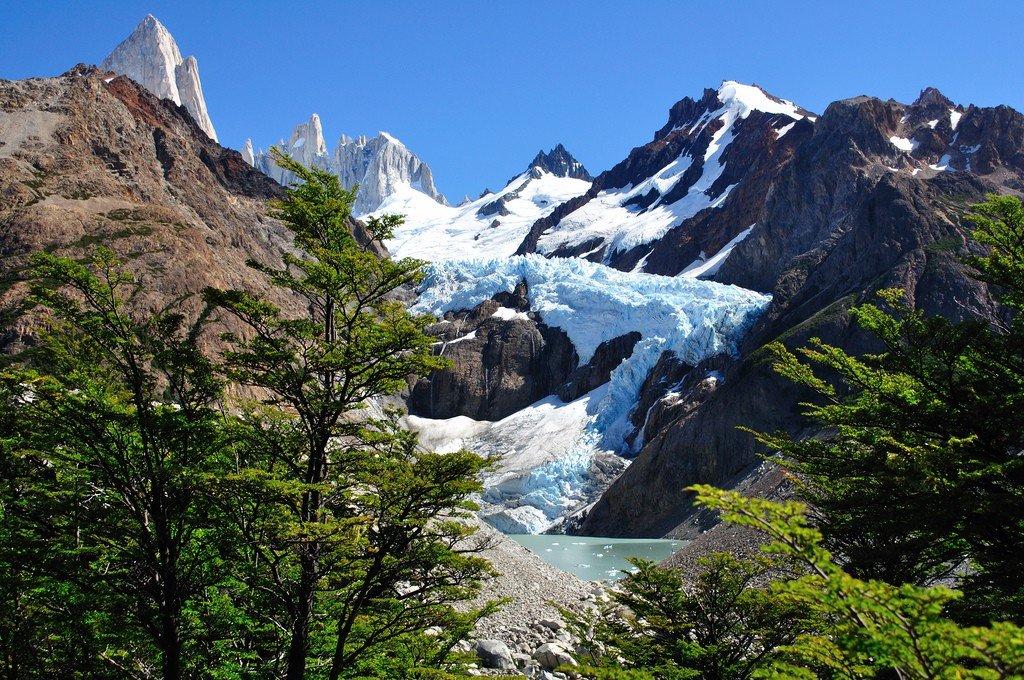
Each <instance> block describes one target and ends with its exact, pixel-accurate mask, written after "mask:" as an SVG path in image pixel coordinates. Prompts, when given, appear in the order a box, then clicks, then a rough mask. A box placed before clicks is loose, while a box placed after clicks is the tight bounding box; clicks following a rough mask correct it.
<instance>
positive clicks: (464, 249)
mask: <svg viewBox="0 0 1024 680" xmlns="http://www.w3.org/2000/svg"><path fill="white" fill-rule="evenodd" d="M590 180H591V177H590V173H588V172H587V170H586V168H584V167H583V165H582V164H581V163H580V162H579V161H577V160H576V159H575V158H573V156H572V154H570V153H569V152H568V151H566V150H565V147H563V146H562V145H561V144H559V145H558V146H556V147H555V148H554V149H552V150H551V151H549V152H547V153H545V152H544V151H540V152H538V153H537V156H536V157H535V158H534V159H533V161H532V162H531V163H530V165H529V167H528V168H527V169H526V171H525V172H523V173H521V174H519V175H517V176H515V177H513V178H512V179H511V180H509V182H508V184H506V185H505V187H504V188H503V189H501V191H498V192H497V193H492V192H490V191H485V192H484V193H483V194H482V195H481V196H480V197H479V198H478V199H476V200H475V201H468V202H463V203H461V204H459V205H458V206H456V207H446V206H439V205H437V204H436V203H432V202H430V201H426V200H424V199H423V196H422V195H421V194H418V193H417V192H415V191H409V190H405V189H401V188H400V189H399V190H398V191H396V192H395V193H393V194H392V195H391V196H389V197H388V198H387V199H386V200H385V201H384V202H383V203H381V205H380V206H379V208H378V209H377V213H381V214H382V213H398V214H401V215H405V216H406V222H405V224H403V225H402V226H400V227H399V228H398V229H397V230H395V235H394V238H392V239H391V240H390V241H389V242H388V244H387V245H388V249H389V251H390V252H391V253H392V254H393V255H394V256H396V257H416V258H420V259H424V260H430V261H439V260H450V259H460V258H468V257H480V256H481V255H486V256H489V257H496V256H504V257H507V256H509V255H512V254H513V253H514V252H515V251H516V249H517V248H518V247H519V244H520V243H522V241H523V238H524V237H525V236H526V235H527V233H528V232H529V230H530V227H531V226H532V225H533V224H534V223H535V222H536V221H537V220H539V219H542V218H544V217H546V216H547V215H549V214H550V213H551V211H552V210H554V209H555V208H556V207H557V206H559V205H561V204H563V203H565V202H566V201H568V200H571V199H573V198H576V197H578V196H580V195H582V194H584V193H585V192H586V191H587V190H588V189H589V188H590Z"/></svg>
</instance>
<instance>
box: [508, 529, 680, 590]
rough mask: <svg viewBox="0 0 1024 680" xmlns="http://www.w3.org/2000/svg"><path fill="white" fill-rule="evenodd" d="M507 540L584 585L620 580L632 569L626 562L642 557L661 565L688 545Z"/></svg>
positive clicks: (520, 537) (554, 538)
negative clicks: (581, 580) (625, 571)
mask: <svg viewBox="0 0 1024 680" xmlns="http://www.w3.org/2000/svg"><path fill="white" fill-rule="evenodd" d="M508 537H509V538H511V539H513V540H514V541H516V543H519V544H520V545H522V546H524V547H526V548H527V549H529V550H530V552H532V553H533V554H535V555H537V557H540V558H541V559H542V560H544V561H545V562H547V563H548V564H550V565H552V566H554V567H557V568H559V569H561V570H562V571H567V572H569V573H571V574H576V576H579V577H580V578H581V579H583V580H585V581H597V580H600V579H608V580H617V579H620V578H622V576H623V574H622V570H623V569H632V568H633V565H631V564H630V563H629V562H628V561H627V559H626V558H628V557H642V558H644V559H646V560H651V561H652V562H661V561H662V560H663V559H665V558H666V557H668V556H669V555H671V554H672V553H674V552H675V551H677V550H679V549H680V548H682V547H683V546H684V545H686V544H687V541H672V540H667V539H654V538H601V537H594V536H549V535H546V534H509V536H508Z"/></svg>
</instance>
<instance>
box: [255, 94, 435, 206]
mask: <svg viewBox="0 0 1024 680" xmlns="http://www.w3.org/2000/svg"><path fill="white" fill-rule="evenodd" d="M280 148H281V150H282V151H285V152H286V153H289V154H291V156H292V157H293V158H295V160H297V161H298V162H299V163H301V164H303V165H305V166H306V167H310V168H319V169H321V170H326V171H328V172H331V173H333V174H335V175H337V176H338V179H339V180H340V182H341V185H342V186H343V187H346V188H351V187H354V186H356V185H358V186H359V193H358V194H357V196H356V202H355V205H354V206H353V208H352V210H353V214H355V215H365V214H366V213H370V212H373V211H374V210H376V209H377V208H378V207H379V206H380V204H381V203H383V202H384V199H386V198H388V197H389V196H392V195H393V194H394V193H396V192H397V191H399V190H400V189H401V188H403V187H411V188H412V189H414V190H416V191H419V192H421V193H424V194H426V195H427V196H430V197H431V198H433V199H434V200H435V201H437V202H438V203H440V204H442V205H448V203H447V201H446V200H445V198H444V196H442V195H441V193H440V192H439V191H438V190H437V188H436V187H435V186H434V179H433V174H432V173H431V171H430V168H429V167H427V165H426V163H424V162H423V161H421V160H420V159H419V158H418V157H417V156H416V155H415V154H414V153H413V152H412V151H410V150H409V149H408V148H407V147H406V146H405V144H403V143H402V142H401V141H399V140H398V139H397V138H396V137H394V136H393V135H391V134H389V133H387V132H378V133H377V136H376V137H373V138H367V137H366V136H365V135H359V136H357V137H350V136H348V135H341V136H340V137H339V138H338V145H337V146H336V147H335V148H334V150H333V151H329V150H328V148H327V144H326V142H325V141H324V133H323V127H322V125H321V123H320V116H319V115H317V114H315V113H314V114H313V115H312V116H311V117H310V119H309V120H308V121H306V122H304V123H300V124H299V125H297V126H295V129H294V131H293V132H292V134H291V137H289V138H288V142H287V143H284V142H282V143H281V144H280ZM254 165H255V167H257V168H259V169H261V170H263V172H265V173H266V174H268V175H270V176H271V177H273V178H274V179H276V180H277V181H278V182H281V183H282V184H287V183H288V182H290V181H291V180H292V177H291V176H290V173H285V172H283V171H282V170H281V169H280V168H278V167H277V166H276V165H274V162H273V160H272V159H271V158H270V157H269V156H267V154H265V153H263V152H260V153H257V154H256V155H255V158H254Z"/></svg>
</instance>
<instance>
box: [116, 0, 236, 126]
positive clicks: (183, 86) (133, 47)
mask: <svg viewBox="0 0 1024 680" xmlns="http://www.w3.org/2000/svg"><path fill="white" fill-rule="evenodd" d="M101 67H102V68H103V69H105V70H107V71H113V72H114V73H117V74H119V75H125V76H128V77H129V78H131V79H132V80H134V81H135V82H137V83H139V84H140V85H142V86H143V87H145V88H146V89H147V90H149V91H150V92H152V93H153V94H155V95H156V96H158V97H160V98H161V99H170V100H171V101H173V102H174V103H175V104H178V105H179V106H184V107H185V108H186V109H187V110H188V112H189V113H190V114H192V118H193V119H194V120H195V121H196V123H197V124H198V125H199V127H200V128H201V129H202V130H203V132H205V133H206V134H207V135H209V137H210V139H212V140H213V141H217V133H216V131H215V130H214V129H213V122H212V121H211V120H210V115H209V113H208V112H207V110H206V101H205V99H203V86H202V84H201V83H200V81H199V65H198V63H197V62H196V59H195V57H188V58H186V59H182V57H181V52H180V51H179V50H178V45H177V43H175V42H174V38H173V37H172V36H171V34H170V32H169V31H168V30H167V29H166V28H165V27H164V25H163V24H161V23H160V22H159V21H157V19H156V17H154V16H153V15H152V14H147V15H146V18H145V19H143V20H142V22H141V23H139V25H138V26H136V28H135V30H134V31H133V32H132V34H131V35H130V36H128V38H127V39H125V41H124V42H122V43H121V44H120V45H118V46H117V47H115V48H114V51H113V52H111V53H110V54H108V55H107V57H106V59H104V60H103V63H102V64H101Z"/></svg>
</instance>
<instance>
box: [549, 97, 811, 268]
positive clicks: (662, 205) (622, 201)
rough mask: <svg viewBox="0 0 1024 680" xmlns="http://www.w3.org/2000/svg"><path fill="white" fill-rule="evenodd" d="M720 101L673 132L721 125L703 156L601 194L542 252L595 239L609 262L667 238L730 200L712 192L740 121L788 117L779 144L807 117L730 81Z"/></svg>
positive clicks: (687, 154)
mask: <svg viewBox="0 0 1024 680" xmlns="http://www.w3.org/2000/svg"><path fill="white" fill-rule="evenodd" d="M717 99H718V102H719V104H720V106H719V107H718V108H717V109H715V110H713V111H705V112H704V113H702V114H701V115H700V116H698V117H697V118H696V119H695V120H690V121H685V122H683V123H679V124H677V125H676V126H675V127H674V129H673V130H672V132H676V131H680V130H682V131H685V133H686V134H687V135H699V134H700V133H701V132H702V131H703V130H704V129H705V128H707V127H708V126H709V125H712V124H713V123H716V124H718V127H717V129H716V130H715V132H714V133H713V134H712V137H711V140H710V143H709V144H708V146H707V149H706V150H705V151H704V153H703V155H702V156H701V157H699V158H697V157H695V156H693V155H692V151H691V150H690V149H689V148H687V150H686V151H684V152H683V153H682V154H681V155H680V156H679V157H677V158H676V159H674V160H673V161H671V162H670V163H668V164H667V165H666V166H664V167H663V168H662V169H661V170H659V171H658V172H656V173H654V174H653V175H652V176H651V177H649V178H647V179H645V180H644V181H642V182H639V183H637V184H635V185H630V186H626V187H622V188H615V189H607V190H603V191H601V192H600V193H599V194H598V195H597V197H595V198H594V199H593V200H591V201H589V202H588V203H587V204H586V205H584V206H583V207H581V208H580V209H578V210H576V211H575V212H573V213H571V214H569V215H568V216H566V217H565V218H563V219H562V220H561V222H560V223H559V224H558V225H557V226H556V227H554V228H553V229H550V230H548V231H547V232H545V233H544V234H542V235H541V236H540V238H539V240H538V242H537V251H538V252H541V253H548V254H550V253H554V252H556V251H558V250H560V249H572V248H579V247H581V246H583V245H584V244H586V243H588V242H595V240H596V241H597V242H599V245H598V246H597V248H596V250H601V249H604V258H605V260H608V259H609V257H610V256H612V255H614V254H616V253H620V252H625V251H628V250H631V249H633V248H635V247H637V246H641V245H644V244H646V243H650V242H652V241H656V240H658V239H660V238H662V237H663V236H664V235H665V234H666V233H667V232H668V231H669V230H670V229H672V228H673V227H675V226H678V225H679V224H681V223H682V222H684V221H685V220H687V219H690V218H691V217H693V216H694V215H696V214H697V213H699V212H700V211H701V210H704V209H707V208H717V207H720V206H722V205H723V204H724V203H725V201H726V200H727V199H728V197H729V193H730V192H731V191H732V189H733V188H734V186H735V185H729V186H728V187H725V188H724V189H723V190H721V191H719V192H718V193H716V194H714V195H712V193H711V191H710V190H711V188H712V186H714V185H715V182H717V181H718V180H719V178H720V177H721V176H722V173H723V172H724V170H725V161H724V160H723V156H724V154H725V152H726V150H727V149H728V148H729V145H730V144H731V143H732V141H733V140H734V139H735V134H736V131H735V125H736V123H737V122H738V121H741V120H744V119H746V118H747V117H749V116H750V114H751V113H753V112H754V111H762V112H765V113H769V114H779V115H783V116H786V117H787V118H788V119H790V121H791V122H788V123H786V124H784V125H782V126H779V128H778V129H777V130H776V139H778V138H781V137H782V136H783V135H784V134H785V133H786V132H788V131H789V129H791V127H792V124H793V123H794V122H796V121H798V120H800V119H802V118H803V117H804V114H803V113H801V111H802V109H800V107H798V106H797V105H796V104H794V103H792V102H789V101H786V100H780V99H776V98H774V97H772V96H770V95H768V94H767V93H766V92H764V91H763V90H762V89H761V88H759V87H757V86H752V85H743V84H741V83H737V82H735V81H731V80H728V81H725V82H723V83H722V85H721V87H720V88H719V89H718V92H717ZM670 134H671V133H670ZM697 162H700V163H701V166H702V167H701V170H702V172H701V175H700V177H698V178H697V179H696V181H694V182H693V183H692V184H691V185H690V186H689V187H688V188H687V191H686V193H685V195H683V196H682V197H681V198H678V199H676V200H674V201H672V202H671V203H666V202H665V199H664V197H665V196H666V195H668V194H669V193H670V192H671V191H672V189H673V188H674V187H675V186H676V185H677V184H678V183H679V182H680V181H682V180H683V179H684V176H685V175H686V173H687V171H688V170H690V168H691V166H693V165H694V164H695V163H697ZM652 191H654V192H656V195H657V196H658V198H657V199H656V200H655V201H654V202H653V203H652V204H651V205H650V206H648V207H646V208H640V207H639V206H638V205H637V204H636V203H635V201H636V200H637V199H638V198H640V197H644V196H647V195H648V194H649V193H650V192H652ZM596 250H595V252H596Z"/></svg>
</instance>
